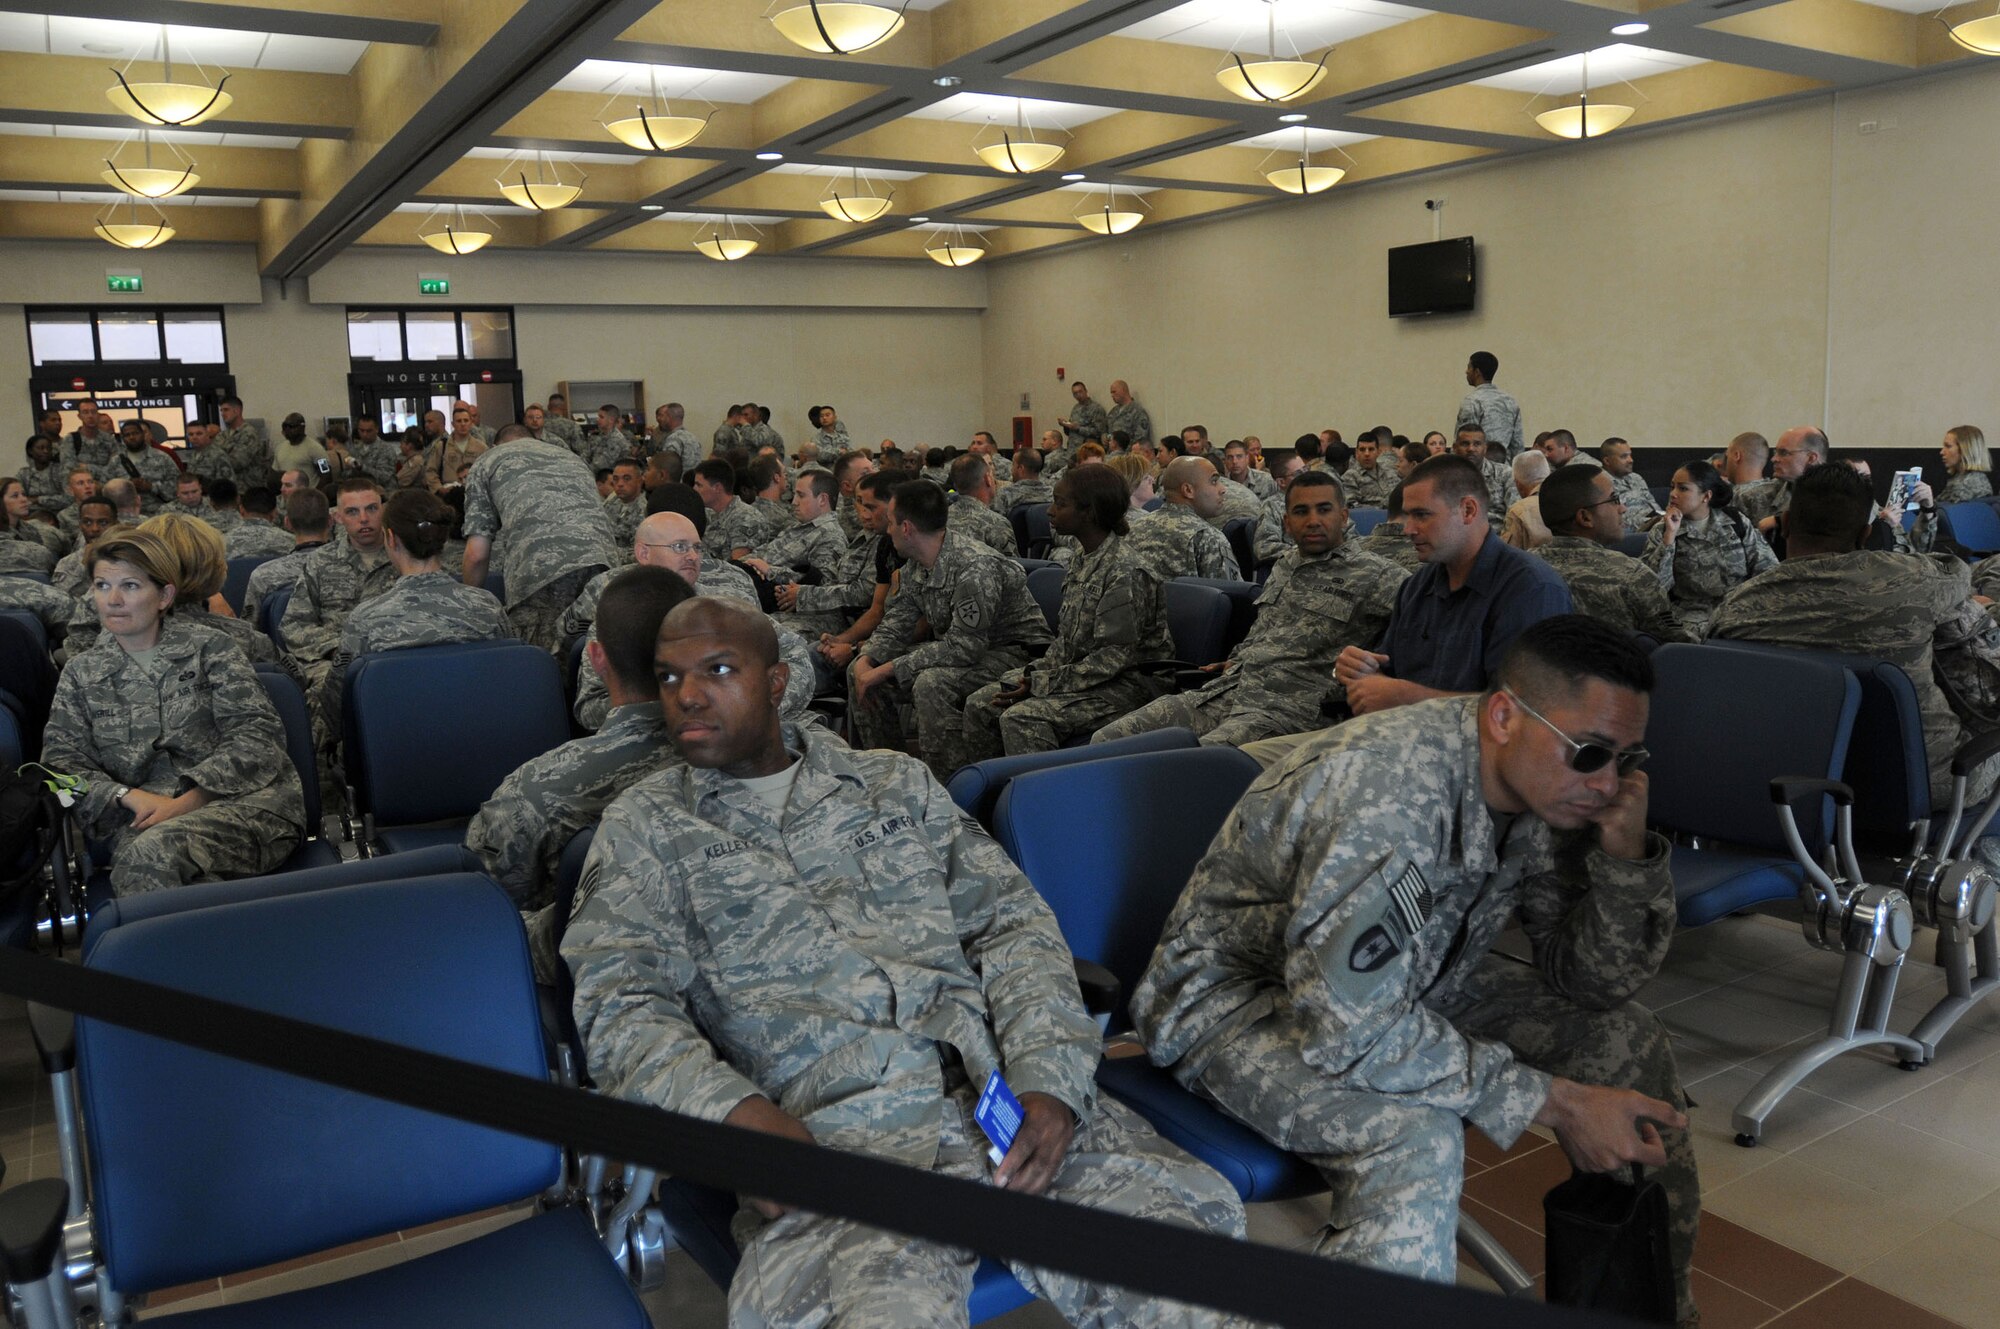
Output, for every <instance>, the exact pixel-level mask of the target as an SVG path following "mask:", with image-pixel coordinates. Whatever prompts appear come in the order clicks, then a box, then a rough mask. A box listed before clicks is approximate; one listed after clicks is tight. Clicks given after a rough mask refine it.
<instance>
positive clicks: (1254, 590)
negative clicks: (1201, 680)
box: [1168, 577, 1264, 660]
mask: <svg viewBox="0 0 2000 1329" xmlns="http://www.w3.org/2000/svg"><path fill="white" fill-rule="evenodd" d="M1174 582H1178V583H1181V584H1182V585H1187V586H1206V587H1208V588H1209V589H1210V590H1213V591H1220V592H1222V593H1223V594H1224V595H1226V596H1228V597H1229V627H1228V629H1227V630H1226V631H1225V632H1224V633H1223V636H1222V657H1221V658H1223V659H1225V660H1226V659H1228V658H1229V657H1230V656H1231V655H1232V654H1234V653H1235V651H1236V648H1237V647H1238V646H1240V645H1242V644H1243V639H1244V638H1245V637H1247V636H1249V635H1250V629H1251V627H1252V626H1254V625H1255V624H1256V622H1257V600H1258V598H1259V597H1260V596H1262V595H1263V594H1264V587H1263V586H1262V584H1260V583H1258V582H1249V581H1223V580H1221V579H1220V578H1217V577H1176V578H1174ZM1174 582H1169V583H1168V584H1169V585H1172V584H1174Z"/></svg>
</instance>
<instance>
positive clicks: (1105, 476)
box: [1056, 466, 1132, 535]
mask: <svg viewBox="0 0 2000 1329" xmlns="http://www.w3.org/2000/svg"><path fill="white" fill-rule="evenodd" d="M1056 485H1057V487H1058V488H1060V487H1061V486H1063V485H1068V486H1069V495H1070V499H1071V501H1072V502H1074V503H1075V504H1076V506H1077V507H1078V508H1080V509H1082V510H1083V511H1084V512H1085V513H1087V514H1088V515H1089V518H1090V524H1091V525H1092V526H1095V527H1096V528H1097V529H1098V530H1100V531H1104V532H1107V533H1108V534H1111V535H1125V534H1127V533H1129V532H1130V530H1131V529H1132V528H1131V526H1130V524H1129V523H1128V521H1127V518H1126V514H1127V513H1129V512H1131V510H1132V491H1131V490H1130V489H1128V488H1126V486H1125V477H1124V476H1122V475H1120V474H1118V472H1117V471H1115V470H1113V469H1112V468H1111V467H1109V466H1083V467H1075V468H1072V469H1070V470H1068V471H1066V472H1064V473H1063V478H1062V479H1060V480H1058V481H1056Z"/></svg>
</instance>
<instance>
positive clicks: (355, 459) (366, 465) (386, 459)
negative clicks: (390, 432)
mask: <svg viewBox="0 0 2000 1329" xmlns="http://www.w3.org/2000/svg"><path fill="white" fill-rule="evenodd" d="M347 457H348V462H349V465H348V468H347V473H348V474H349V475H365V476H367V477H368V478H369V479H370V480H373V481H374V482H375V483H376V484H378V485H380V486H382V492H383V493H385V494H391V493H394V492H395V490H396V466H397V463H398V461H399V458H398V457H397V455H396V445H395V444H394V443H391V442H390V441H389V440H388V439H386V438H380V437H378V438H376V440H375V441H374V442H373V443H360V442H356V443H349V444H348V445H347Z"/></svg>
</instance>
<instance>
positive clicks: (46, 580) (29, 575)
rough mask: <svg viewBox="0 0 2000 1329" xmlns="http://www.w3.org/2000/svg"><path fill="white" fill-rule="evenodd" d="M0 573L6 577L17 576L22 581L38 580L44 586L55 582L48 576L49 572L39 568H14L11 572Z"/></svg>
mask: <svg viewBox="0 0 2000 1329" xmlns="http://www.w3.org/2000/svg"><path fill="white" fill-rule="evenodd" d="M0 575H5V576H8V577H19V578H21V579H22V580H23V581H35V582H40V583H41V584H42V585H44V586H53V585H54V584H55V582H54V581H53V580H52V579H51V578H50V576H49V574H48V573H46V572H43V571H41V570H40V569H39V568H16V569H14V570H13V571H12V572H8V573H5V574H0Z"/></svg>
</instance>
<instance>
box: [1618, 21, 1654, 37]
mask: <svg viewBox="0 0 2000 1329" xmlns="http://www.w3.org/2000/svg"><path fill="white" fill-rule="evenodd" d="M1652 30H1653V25H1652V24H1650V23H1620V24H1619V25H1618V26H1617V27H1615V28H1613V29H1612V30H1611V35H1612V36H1614V37H1637V36H1638V35H1639V34H1640V33H1642V32H1651V31H1652Z"/></svg>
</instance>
